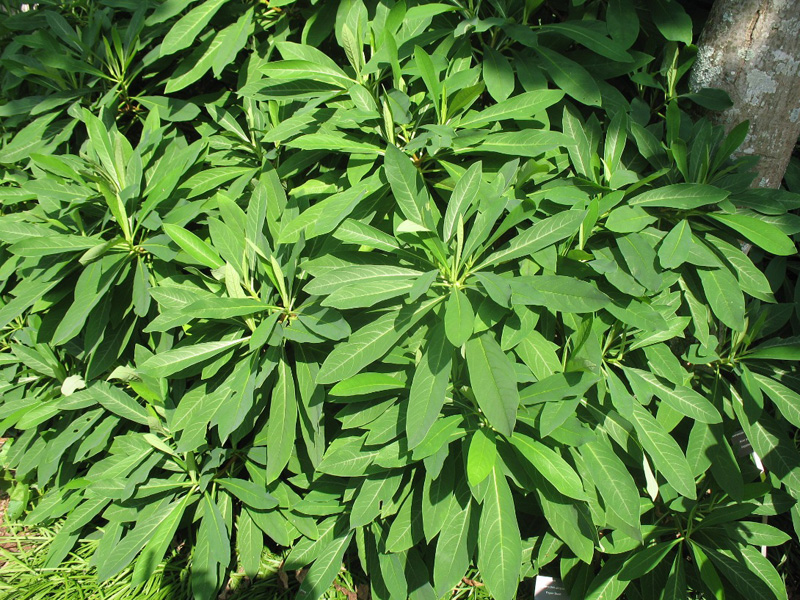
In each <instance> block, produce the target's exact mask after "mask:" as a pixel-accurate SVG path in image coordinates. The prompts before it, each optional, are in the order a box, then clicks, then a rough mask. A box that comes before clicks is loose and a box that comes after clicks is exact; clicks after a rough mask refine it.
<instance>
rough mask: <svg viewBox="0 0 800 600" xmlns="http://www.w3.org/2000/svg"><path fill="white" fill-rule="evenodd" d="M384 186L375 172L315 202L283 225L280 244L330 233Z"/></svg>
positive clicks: (383, 181) (379, 174) (379, 173)
mask: <svg viewBox="0 0 800 600" xmlns="http://www.w3.org/2000/svg"><path fill="white" fill-rule="evenodd" d="M385 185H386V182H385V180H383V179H382V173H381V172H380V171H378V172H377V173H375V174H373V175H371V176H369V177H367V178H366V179H364V180H362V181H359V182H358V183H357V184H355V185H353V186H351V187H348V188H347V189H345V190H342V191H341V192H337V193H335V194H333V195H331V196H328V197H327V198H324V199H323V200H320V201H319V202H316V203H315V204H314V205H313V206H311V208H308V209H306V210H304V211H303V212H302V213H300V215H298V216H297V217H295V218H294V219H292V220H291V221H289V222H288V223H286V224H285V225H284V226H283V229H282V230H281V232H280V236H279V241H280V243H282V244H292V243H295V242H297V241H298V240H299V239H300V236H301V235H304V236H305V239H307V240H309V239H312V238H315V237H318V236H320V235H325V234H326V233H330V232H331V231H333V230H334V229H336V227H337V226H338V225H339V224H340V223H341V222H342V221H344V220H345V219H346V218H347V217H348V216H350V213H352V212H353V211H354V210H355V209H356V207H357V206H358V205H359V204H360V203H361V202H362V201H363V200H364V199H365V198H367V197H368V196H370V195H371V194H374V193H375V192H377V191H378V190H380V189H381V188H382V187H384V186H385ZM281 189H282V188H281Z"/></svg>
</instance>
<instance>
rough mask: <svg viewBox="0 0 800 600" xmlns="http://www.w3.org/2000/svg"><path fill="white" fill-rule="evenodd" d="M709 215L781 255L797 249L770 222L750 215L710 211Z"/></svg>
mask: <svg viewBox="0 0 800 600" xmlns="http://www.w3.org/2000/svg"><path fill="white" fill-rule="evenodd" d="M707 216H708V217H710V218H712V219H714V220H716V221H719V222H720V223H723V224H724V225H727V226H728V227H730V228H731V229H733V230H734V231H736V232H738V233H740V234H742V235H743V236H744V237H746V238H747V239H748V240H750V241H751V242H753V243H754V244H755V245H756V246H759V247H761V248H763V249H764V250H766V251H767V252H771V253H772V254H777V255H779V256H789V255H791V254H794V253H795V252H796V251H797V248H796V247H795V245H794V242H793V241H792V239H791V238H790V237H789V236H788V235H786V234H785V233H783V232H782V231H781V230H780V229H778V228H777V227H775V226H774V225H772V224H770V223H765V222H764V221H762V220H760V219H757V218H755V217H751V216H748V215H740V214H733V215H728V214H725V213H708V214H707Z"/></svg>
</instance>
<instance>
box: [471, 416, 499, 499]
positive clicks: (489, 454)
mask: <svg viewBox="0 0 800 600" xmlns="http://www.w3.org/2000/svg"><path fill="white" fill-rule="evenodd" d="M466 449H467V481H469V484H470V485H471V486H472V487H476V486H478V485H480V484H481V483H483V480H484V479H486V478H487V477H488V476H489V473H491V472H492V469H493V468H494V464H495V462H496V459H497V445H496V442H495V435H494V432H492V430H491V429H488V428H486V427H481V428H480V429H477V430H476V431H474V432H473V434H472V435H471V436H470V437H469V440H467V444H466Z"/></svg>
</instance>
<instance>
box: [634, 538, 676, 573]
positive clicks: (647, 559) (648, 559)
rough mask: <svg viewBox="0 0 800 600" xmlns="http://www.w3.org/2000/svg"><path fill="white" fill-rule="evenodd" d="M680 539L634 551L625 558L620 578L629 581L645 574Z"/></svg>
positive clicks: (653, 567)
mask: <svg viewBox="0 0 800 600" xmlns="http://www.w3.org/2000/svg"><path fill="white" fill-rule="evenodd" d="M680 541H681V540H679V539H678V540H671V541H668V542H659V543H657V544H653V545H652V546H648V547H647V548H641V549H639V550H636V551H634V552H633V553H632V554H631V555H630V556H629V557H628V558H627V559H626V560H625V565H624V566H623V567H622V570H621V571H620V574H619V577H620V579H624V580H626V581H630V580H632V579H639V578H640V577H642V576H644V575H647V573H649V572H650V571H652V570H653V569H655V568H656V567H657V566H658V565H659V563H660V562H661V561H662V560H664V558H665V557H666V556H667V554H669V553H670V551H671V550H672V549H673V548H674V547H675V545H676V544H678V543H679V542H680Z"/></svg>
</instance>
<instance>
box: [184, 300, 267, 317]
mask: <svg viewBox="0 0 800 600" xmlns="http://www.w3.org/2000/svg"><path fill="white" fill-rule="evenodd" d="M271 308H272V309H274V308H276V307H273V306H269V305H268V304H264V303H263V302H261V301H259V300H255V299H254V298H202V299H200V300H197V301H195V302H192V303H191V304H189V305H188V306H182V307H181V308H180V311H181V313H184V314H185V315H186V317H187V319H186V320H187V322H188V321H189V320H191V319H232V318H234V317H244V316H247V315H254V314H257V313H260V312H264V311H267V310H270V309H271Z"/></svg>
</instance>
